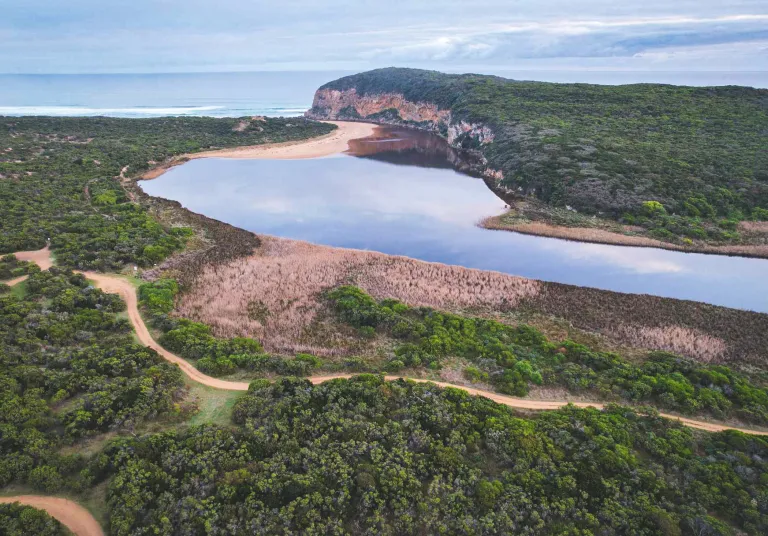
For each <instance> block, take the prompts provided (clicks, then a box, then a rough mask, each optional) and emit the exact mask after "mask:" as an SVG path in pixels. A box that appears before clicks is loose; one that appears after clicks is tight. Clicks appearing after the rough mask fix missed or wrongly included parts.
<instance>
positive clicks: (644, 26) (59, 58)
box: [0, 0, 768, 72]
mask: <svg viewBox="0 0 768 536" xmlns="http://www.w3.org/2000/svg"><path fill="white" fill-rule="evenodd" d="M0 13H2V17H0V72H131V71H132V72H137V71H138V72H157V71H190V70H193V71H194V70H225V69H228V68H235V69H236V70H258V69H261V68H265V67H268V68H269V67H270V66H274V67H275V68H286V69H290V68H291V67H292V66H293V67H296V66H301V68H307V67H309V68H315V69H317V68H330V67H331V66H335V67H341V66H343V67H344V68H350V69H358V70H359V69H365V68H371V67H377V66H384V65H390V64H393V63H399V64H410V65H418V66H422V67H433V68H442V69H446V68H448V69H450V67H451V66H452V65H453V66H455V65H475V64H478V63H483V64H488V65H494V64H495V65H504V66H507V67H509V66H511V64H512V63H513V62H514V63H516V64H519V63H520V62H524V61H526V60H527V61H541V62H542V64H545V63H546V62H547V61H550V60H553V59H557V58H571V61H570V63H569V66H578V65H587V64H589V63H590V62H593V63H594V62H595V61H596V60H598V59H600V58H616V61H615V62H614V65H617V64H619V63H621V62H622V61H623V60H622V58H640V59H639V60H638V63H642V62H655V63H663V62H665V61H668V60H669V61H672V62H673V63H674V61H677V60H675V58H680V57H683V56H685V57H694V56H695V55H690V51H691V50H693V49H699V50H701V51H703V52H704V53H706V52H707V51H711V52H712V53H717V50H716V47H720V46H723V45H726V46H732V48H731V50H732V51H733V55H732V57H731V58H730V59H726V58H724V57H723V56H717V57H718V58H719V60H718V61H720V64H719V65H717V66H716V65H714V64H709V65H707V67H708V68H724V69H733V68H738V66H740V65H747V66H749V65H757V68H762V67H763V66H764V67H765V68H768V59H766V58H764V57H763V58H760V57H759V55H760V54H763V56H765V54H764V47H763V46H762V45H760V43H762V42H764V41H768V6H766V4H765V2H764V1H760V0H731V1H729V2H727V3H723V2H717V1H715V0H676V1H675V2H669V1H668V0H625V1H624V2H615V0H582V1H580V2H578V3H573V2H572V1H570V0H544V1H542V0H516V1H515V2H509V0H474V1H473V2H467V1H466V0H435V1H433V2H426V1H423V0H422V1H413V0H389V1H388V2H386V3H382V2H351V1H349V0H325V1H324V2H316V1H313V0H292V1H290V2H267V1H264V0H259V1H256V2H249V1H245V0H217V1H216V2H208V1H205V0H110V1H109V2H106V3H105V2H98V1H97V0H66V1H65V0H0ZM683 49H685V51H687V52H685V53H683V52H682V51H683ZM673 50H675V51H678V52H677V53H672V52H671V51H673ZM702 58H703V57H702ZM701 61H702V62H703V64H704V65H706V61H705V59H702V60H701ZM734 65H735V66H736V67H734Z"/></svg>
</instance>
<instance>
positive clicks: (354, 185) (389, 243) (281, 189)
mask: <svg viewBox="0 0 768 536" xmlns="http://www.w3.org/2000/svg"><path fill="white" fill-rule="evenodd" d="M383 132H384V133H385V135H384V136H383V137H382V139H377V140H373V141H372V142H365V143H362V144H361V143H358V144H356V145H355V146H353V149H354V150H355V151H356V153H357V154H359V155H364V156H346V155H341V156H337V157H330V158H322V159H315V160H225V159H205V160H193V161H191V162H189V163H187V164H184V165H183V166H180V167H176V168H173V169H172V170H170V171H169V172H168V173H166V174H165V175H163V176H161V177H160V178H159V179H156V180H153V181H146V182H142V188H144V190H145V191H146V192H147V193H149V194H151V195H155V196H160V197H164V198H167V199H173V200H176V201H179V202H180V203H181V204H182V205H184V206H185V207H187V208H189V209H191V210H193V211H195V212H199V213H202V214H205V215H206V216H210V217H212V218H216V219H218V220H222V221H225V222H227V223H230V224H232V225H235V226H237V227H241V228H244V229H249V230H251V231H255V232H259V233H265V234H271V235H277V236H282V237H288V238H296V239H301V240H308V241H310V242H314V243H318V244H327V245H331V246H341V247H350V248H359V249H369V250H374V251H381V252H384V253H390V254H398V255H406V256H409V257H414V258H417V259H423V260H427V261H437V262H443V263H448V264H457V265H461V266H467V267H470V268H480V269H485V270H497V271H500V272H505V273H509V274H515V275H522V276H526V277H532V278H536V279H544V280H547V281H557V282H561V283H569V284H574V285H581V286H590V287H597V288H602V289H608V290H616V291H621V292H632V293H647V294H655V295H659V296H668V297H674V298H683V299H691V300H698V301H703V302H708V303H713V304H717V305H725V306H730V307H738V308H744V309H753V310H757V311H763V312H768V277H766V274H768V261H766V260H759V259H744V258H738V257H723V256H712V255H698V254H685V253H677V252H672V251H664V250H657V249H649V248H631V247H618V246H606V245H600V244H584V243H578V242H568V241H564V240H557V239H551V238H542V237H534V236H526V235H520V234H517V233H511V232H507V231H490V230H486V229H481V228H479V227H477V226H476V222H477V221H478V220H480V219H482V218H483V217H486V216H491V215H495V214H499V213H501V212H502V211H503V208H504V203H503V202H502V201H501V200H499V199H498V198H497V197H496V196H495V195H494V194H493V193H492V192H491V191H490V190H488V188H487V187H486V186H485V184H484V183H483V181H482V180H480V179H476V178H473V177H469V176H467V175H463V174H460V173H458V172H456V171H454V170H453V169H451V168H450V167H449V166H448V164H447V163H446V158H445V156H446V154H445V153H446V150H447V148H446V147H445V146H444V145H443V144H442V142H441V140H439V139H437V138H432V137H430V138H424V137H423V136H417V138H419V139H414V138H413V137H412V136H414V135H410V134H409V133H408V132H407V131H406V132H403V131H399V130H396V129H385V130H383ZM414 144H415V145H416V148H413V145H414Z"/></svg>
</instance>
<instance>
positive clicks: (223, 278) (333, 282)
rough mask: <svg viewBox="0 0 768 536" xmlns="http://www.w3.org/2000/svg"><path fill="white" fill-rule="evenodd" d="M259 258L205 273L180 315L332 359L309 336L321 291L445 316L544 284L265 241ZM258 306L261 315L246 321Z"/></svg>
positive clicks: (499, 306)
mask: <svg viewBox="0 0 768 536" xmlns="http://www.w3.org/2000/svg"><path fill="white" fill-rule="evenodd" d="M261 240H262V246H261V247H260V248H258V250H257V252H256V253H255V254H254V255H251V256H249V257H243V258H239V259H236V260H233V261H232V262H229V263H225V264H218V265H211V264H209V265H207V266H204V267H203V269H202V272H201V273H200V274H198V277H197V278H196V279H195V281H194V283H193V284H192V288H191V289H190V291H189V292H186V293H185V294H184V295H183V297H182V299H181V300H180V302H179V304H178V312H179V313H180V314H181V315H183V316H188V317H190V318H194V319H195V320H199V321H201V322H205V323H206V324H209V325H211V326H213V328H214V330H215V332H216V334H217V335H219V336H226V337H231V336H239V335H249V336H253V337H257V338H258V339H259V340H261V341H262V343H263V344H264V346H265V348H266V349H267V350H269V351H273V352H279V351H312V352H314V353H316V354H320V355H328V353H329V352H330V353H333V351H332V349H329V348H318V347H307V346H306V345H305V344H303V343H302V342H301V341H302V340H304V339H305V337H304V336H303V335H304V332H305V330H306V328H307V327H308V326H310V325H311V324H312V323H313V321H314V320H315V318H316V317H317V315H318V313H319V312H321V311H322V309H323V307H324V306H323V303H322V300H321V299H320V296H321V294H322V292H323V291H324V290H326V289H328V288H332V287H335V286H338V285H341V284H354V285H357V286H359V287H360V288H362V289H364V290H366V291H367V292H368V293H370V294H371V295H373V296H375V297H376V298H380V299H382V298H395V299H398V300H401V301H403V302H405V303H407V304H409V305H414V306H428V307H434V308H440V309H467V308H473V307H488V308H493V309H496V310H504V309H510V308H514V307H516V306H517V305H518V304H519V303H520V302H521V301H522V300H524V299H529V298H533V297H535V296H536V295H537V294H538V292H539V289H540V286H541V283H540V282H538V281H533V280H529V279H524V278H521V277H514V276H510V275H505V274H500V273H497V272H484V271H479V270H470V269H467V268H461V267H457V266H447V265H443V264H436V263H428V262H423V261H417V260H414V259H409V258H405V257H394V256H389V255H384V254H381V253H374V252H368V251H356V250H349V249H339V248H330V247H325V246H316V245H312V244H309V243H306V242H299V241H294V240H285V239H280V238H273V237H261ZM252 304H258V305H259V308H260V309H263V311H264V313H263V314H260V315H258V318H255V317H254V315H248V309H249V305H250V307H251V310H253V308H254V306H253V305H252Z"/></svg>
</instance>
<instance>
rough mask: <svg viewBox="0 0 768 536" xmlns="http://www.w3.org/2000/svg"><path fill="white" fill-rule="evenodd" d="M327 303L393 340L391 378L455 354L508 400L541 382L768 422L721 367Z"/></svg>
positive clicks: (753, 397) (766, 413)
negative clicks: (638, 359) (637, 359)
mask: <svg viewBox="0 0 768 536" xmlns="http://www.w3.org/2000/svg"><path fill="white" fill-rule="evenodd" d="M328 298H329V299H330V301H331V303H332V305H333V307H334V310H335V311H336V312H337V313H338V315H339V317H340V318H341V319H342V320H344V321H345V322H347V323H349V324H351V325H353V326H355V327H358V328H360V327H370V328H371V329H373V328H375V329H376V330H378V331H380V332H382V333H386V334H388V335H390V336H392V337H394V338H395V339H397V340H398V341H400V342H401V344H400V345H399V346H397V347H396V348H395V350H394V357H393V360H392V361H390V363H389V365H388V367H387V369H388V370H390V371H393V372H394V371H398V370H400V369H401V368H403V367H405V366H409V367H418V366H422V365H423V366H428V367H430V368H433V369H434V368H439V364H440V361H441V360H443V359H444V358H446V357H450V356H460V357H464V358H468V359H471V360H472V361H474V362H475V363H476V365H477V367H476V368H475V367H473V368H472V369H471V370H468V371H467V372H466V375H467V376H468V377H469V378H470V379H473V380H476V381H488V382H490V383H491V384H493V385H494V386H496V388H497V389H499V390H500V391H501V392H504V393H509V394H513V395H518V396H523V395H525V394H527V393H528V389H529V387H530V385H531V384H542V383H546V384H548V385H562V386H564V387H567V388H568V389H569V390H571V391H574V392H578V391H590V392H593V393H596V394H598V395H600V396H603V397H605V398H608V399H615V400H626V401H632V402H637V403H652V404H654V405H658V406H660V407H664V408H668V409H673V410H676V411H681V412H685V413H697V412H707V413H710V414H712V415H714V416H716V417H718V418H725V417H729V416H737V417H739V418H742V419H744V420H747V421H751V422H755V423H768V390H767V389H765V388H764V387H759V386H756V385H754V384H752V383H751V382H750V381H749V380H748V379H747V378H745V377H743V376H741V375H739V374H737V373H735V372H733V371H732V370H731V369H730V368H728V367H726V366H722V365H703V364H701V363H698V362H696V361H693V360H690V359H685V358H683V357H680V356H676V355H673V354H669V353H665V352H653V353H651V354H650V355H649V356H648V359H647V361H645V362H644V363H643V364H641V365H636V364H633V363H630V362H629V361H627V360H625V359H623V358H622V357H621V356H620V355H617V354H613V353H608V352H600V351H596V350H592V349H590V348H588V347H586V346H583V345H580V344H576V343H574V342H572V341H563V342H552V341H548V340H547V338H546V337H545V336H544V335H543V334H542V333H540V332H539V331H537V330H536V329H535V328H532V327H530V326H527V325H520V326H516V327H511V326H507V325H505V324H502V323H500V322H497V321H495V320H486V319H482V318H471V317H464V316H459V315H454V314H450V313H443V312H438V311H435V310H433V309H429V308H425V307H421V308H412V307H408V306H406V305H404V304H402V303H399V302H397V301H395V300H383V301H381V302H380V303H377V302H376V301H375V300H374V299H373V298H371V297H370V296H369V295H368V294H366V293H365V292H363V291H362V290H360V289H359V288H356V287H349V286H344V287H339V288H337V289H334V290H332V291H331V292H329V293H328Z"/></svg>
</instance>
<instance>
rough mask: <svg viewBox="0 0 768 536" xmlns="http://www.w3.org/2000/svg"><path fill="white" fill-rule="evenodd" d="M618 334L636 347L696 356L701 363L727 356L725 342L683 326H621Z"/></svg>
mask: <svg viewBox="0 0 768 536" xmlns="http://www.w3.org/2000/svg"><path fill="white" fill-rule="evenodd" d="M618 332H619V334H620V335H621V336H622V338H624V339H625V340H627V341H629V343H630V344H633V345H635V346H641V347H643V348H650V349H652V350H666V351H669V352H674V353H676V354H682V355H695V356H697V359H698V360H699V361H704V362H705V363H708V362H710V361H716V360H718V359H719V358H721V357H722V356H723V354H725V351H726V350H727V348H728V346H727V345H726V344H725V341H723V340H722V339H718V338H717V337H713V336H711V335H707V334H706V333H703V332H701V331H698V330H694V329H689V328H685V327H682V326H664V327H645V326H644V327H638V326H629V325H621V326H619V327H618Z"/></svg>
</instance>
